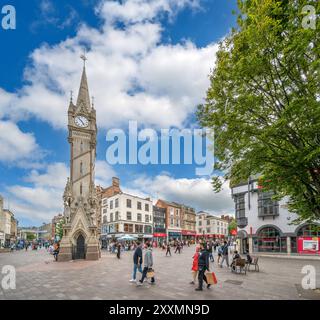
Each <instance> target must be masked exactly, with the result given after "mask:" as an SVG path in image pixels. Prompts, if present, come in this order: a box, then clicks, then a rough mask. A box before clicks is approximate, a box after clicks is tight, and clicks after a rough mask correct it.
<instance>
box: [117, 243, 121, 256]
mask: <svg viewBox="0 0 320 320" xmlns="http://www.w3.org/2000/svg"><path fill="white" fill-rule="evenodd" d="M120 253H121V243H120V242H119V243H118V245H117V258H118V259H120Z"/></svg>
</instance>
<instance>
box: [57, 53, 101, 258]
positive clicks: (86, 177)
mask: <svg viewBox="0 0 320 320" xmlns="http://www.w3.org/2000/svg"><path fill="white" fill-rule="evenodd" d="M81 58H82V59H83V60H84V67H83V71H82V77H81V83H80V89H79V94H78V98H77V102H76V104H74V103H73V101H72V97H71V100H70V104H69V109H68V130H69V136H68V142H69V144H70V177H69V178H68V180H67V184H66V187H65V191H64V194H63V201H64V219H65V225H64V228H63V237H62V239H61V243H60V252H59V255H58V260H59V261H69V260H74V259H88V260H97V259H99V257H100V248H99V224H100V218H99V217H100V215H99V212H98V207H99V206H98V199H97V194H96V188H95V184H94V177H95V174H94V172H95V159H96V144H97V125H96V111H95V109H94V106H93V104H91V103H90V96H89V89H88V82H87V75H86V66H85V62H86V57H85V56H84V55H83V56H82V57H81Z"/></svg>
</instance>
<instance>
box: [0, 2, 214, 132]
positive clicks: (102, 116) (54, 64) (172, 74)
mask: <svg viewBox="0 0 320 320" xmlns="http://www.w3.org/2000/svg"><path fill="white" fill-rule="evenodd" d="M186 6H189V7H192V8H195V7H198V6H199V1H192V0H160V1H146V0H129V1H123V2H121V3H120V2H117V1H107V0H105V1H102V5H101V6H99V8H98V9H97V11H96V12H97V15H98V16H99V18H102V20H103V21H104V23H103V25H102V26H101V29H99V30H98V29H95V28H91V27H89V26H86V25H84V24H83V25H81V26H80V27H79V29H78V31H77V33H76V36H75V37H73V38H68V39H66V40H65V41H62V42H61V43H59V44H57V45H54V46H49V45H46V44H45V45H42V46H41V47H40V48H38V49H36V50H34V51H33V52H32V53H31V55H30V60H31V62H32V63H31V64H30V65H29V66H28V67H27V68H26V70H25V79H26V80H28V84H27V85H25V86H24V87H22V88H21V89H20V90H19V91H18V93H17V94H15V96H14V99H13V100H14V102H12V97H10V99H8V95H9V93H5V95H6V96H7V99H6V101H4V104H3V107H2V109H3V110H2V111H1V110H0V116H1V113H2V114H4V113H6V115H7V116H9V117H11V118H12V119H14V120H15V121H18V120H19V119H21V118H25V117H28V116H33V117H36V118H38V119H40V120H42V121H46V122H48V123H50V124H51V125H52V126H54V127H56V128H64V129H66V121H67V117H66V111H67V107H68V101H69V91H70V90H74V91H75V92H76V91H77V90H78V87H79V81H80V73H81V60H80V59H79V55H80V54H81V52H82V51H83V44H86V46H87V47H88V48H89V49H90V50H89V53H88V59H89V61H88V67H87V73H88V79H89V87H90V93H91V94H93V95H94V96H95V102H96V103H95V107H96V109H97V121H98V125H99V127H100V128H101V127H103V128H114V127H123V126H127V123H128V121H129V120H138V121H139V123H140V124H143V125H145V126H152V127H158V128H159V127H170V126H177V127H180V126H183V124H184V122H185V121H186V120H187V119H188V117H189V115H190V113H192V112H193V111H194V110H195V107H196V105H197V104H199V103H201V102H202V98H203V97H204V96H205V93H206V90H207V87H208V86H209V79H208V74H209V72H210V68H212V67H213V65H214V59H215V52H216V51H217V46H216V45H208V46H207V47H205V48H197V47H196V46H195V45H194V44H192V43H191V42H185V43H181V44H176V45H170V44H168V45H165V44H160V43H161V36H162V25H161V22H160V20H159V19H157V18H158V17H159V16H161V15H162V14H163V13H165V14H167V15H169V16H172V15H174V14H176V13H177V12H178V11H179V10H180V9H182V8H184V7H186ZM119 20H120V21H123V22H124V23H125V26H124V27H123V28H118V27H117V26H116V23H114V22H115V21H119ZM9 96H10V95H9ZM10 102H11V103H10ZM12 106H14V108H13V107H12ZM5 110H6V112H5ZM155 115H157V116H155Z"/></svg>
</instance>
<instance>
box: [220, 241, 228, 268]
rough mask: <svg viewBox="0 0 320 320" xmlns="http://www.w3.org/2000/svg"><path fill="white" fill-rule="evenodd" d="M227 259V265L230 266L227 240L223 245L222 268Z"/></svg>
mask: <svg viewBox="0 0 320 320" xmlns="http://www.w3.org/2000/svg"><path fill="white" fill-rule="evenodd" d="M224 261H226V264H227V266H228V267H229V246H228V243H227V241H224V245H223V247H222V260H221V263H220V267H221V268H222V265H223V262H224Z"/></svg>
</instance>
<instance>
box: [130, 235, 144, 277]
mask: <svg viewBox="0 0 320 320" xmlns="http://www.w3.org/2000/svg"><path fill="white" fill-rule="evenodd" d="M141 266H142V245H141V243H140V242H139V241H138V242H137V247H136V250H135V251H134V254H133V272H132V279H131V280H130V282H136V277H137V269H138V270H139V272H140V273H142V267H141Z"/></svg>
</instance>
